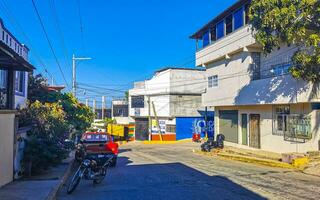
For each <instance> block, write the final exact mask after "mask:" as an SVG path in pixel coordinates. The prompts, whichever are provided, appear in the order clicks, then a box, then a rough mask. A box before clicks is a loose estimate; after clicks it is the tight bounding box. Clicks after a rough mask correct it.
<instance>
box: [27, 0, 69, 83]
mask: <svg viewBox="0 0 320 200" xmlns="http://www.w3.org/2000/svg"><path fill="white" fill-rule="evenodd" d="M31 1H32V5H33V8H34V10H35V12H36V15H37V17H38V20H39V22H40V25H41V28H42V30H43V32H44V35H45V37H46V39H47V42H48V44H49V46H50V49H51V52H52V54H53V56H54V59H55V61H56V63H57V65H58V68H59V70H60V73H61V75H62V78H63V80H64V82H65V84H66V86H67V87H69V84H68V82H67V80H66V77H65V75H64V73H63V70H62V67H61V65H60V62H59V60H58V58H57V55H56V53H55V51H54V49H53V46H52V44H51V41H50V39H49V36H48V33H47V31H46V29H45V26H44V24H43V21H42V19H41V16H40V13H39V11H38V8H37V6H36V4H35V2H34V0H31Z"/></svg>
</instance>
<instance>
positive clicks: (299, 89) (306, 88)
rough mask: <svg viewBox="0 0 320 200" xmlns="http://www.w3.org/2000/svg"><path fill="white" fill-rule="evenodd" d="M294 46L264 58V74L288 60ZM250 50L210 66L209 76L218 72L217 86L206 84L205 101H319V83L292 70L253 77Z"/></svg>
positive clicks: (213, 103) (212, 103) (211, 103)
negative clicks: (282, 73)
mask: <svg viewBox="0 0 320 200" xmlns="http://www.w3.org/2000/svg"><path fill="white" fill-rule="evenodd" d="M294 49H295V48H294V47H291V48H290V47H286V46H283V47H282V48H280V49H279V50H276V51H274V52H273V53H272V54H270V55H268V56H262V58H261V75H263V76H264V74H263V73H270V72H269V71H270V70H269V69H271V66H273V65H275V64H280V63H284V62H288V61H290V60H291V56H292V54H293V53H294ZM251 63H252V57H251V53H250V52H241V53H237V54H235V55H233V56H232V57H231V58H230V59H229V60H226V59H224V60H220V61H217V62H214V63H211V64H209V65H208V66H207V77H209V76H213V75H218V86H217V87H213V88H207V92H206V93H205V94H203V96H202V101H203V104H204V105H207V106H229V105H256V104H285V103H303V102H319V101H320V98H319V97H320V95H319V90H318V88H319V84H317V85H314V84H311V83H307V82H305V81H302V80H296V79H294V78H293V77H292V76H291V75H290V74H288V75H282V76H277V77H270V76H269V78H263V79H259V80H251V74H252V72H251V71H250V64H251Z"/></svg>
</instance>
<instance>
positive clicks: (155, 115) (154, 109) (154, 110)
mask: <svg viewBox="0 0 320 200" xmlns="http://www.w3.org/2000/svg"><path fill="white" fill-rule="evenodd" d="M152 108H153V113H154V117H155V118H156V121H157V126H158V130H159V137H160V141H162V134H161V129H160V123H159V118H158V116H157V113H156V108H155V106H154V103H153V102H152Z"/></svg>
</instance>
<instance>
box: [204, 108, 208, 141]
mask: <svg viewBox="0 0 320 200" xmlns="http://www.w3.org/2000/svg"><path fill="white" fill-rule="evenodd" d="M204 121H205V134H206V139H208V107H207V106H206V108H205V114H204Z"/></svg>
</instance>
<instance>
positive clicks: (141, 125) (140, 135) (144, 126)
mask: <svg viewBox="0 0 320 200" xmlns="http://www.w3.org/2000/svg"><path fill="white" fill-rule="evenodd" d="M148 139H149V128H148V119H147V118H137V119H136V120H135V140H148Z"/></svg>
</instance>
